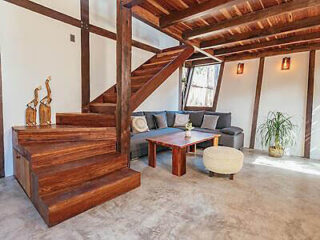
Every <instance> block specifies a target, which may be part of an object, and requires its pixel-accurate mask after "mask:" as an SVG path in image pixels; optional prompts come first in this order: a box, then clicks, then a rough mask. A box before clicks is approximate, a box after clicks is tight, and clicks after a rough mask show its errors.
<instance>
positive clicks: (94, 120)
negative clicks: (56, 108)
mask: <svg viewBox="0 0 320 240" xmlns="http://www.w3.org/2000/svg"><path fill="white" fill-rule="evenodd" d="M56 123H57V125H74V126H85V127H115V126H116V117H115V115H114V114H100V113H57V114H56Z"/></svg>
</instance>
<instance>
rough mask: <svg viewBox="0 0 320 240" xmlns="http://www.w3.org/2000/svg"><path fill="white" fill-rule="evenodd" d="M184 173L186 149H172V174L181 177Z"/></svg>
mask: <svg viewBox="0 0 320 240" xmlns="http://www.w3.org/2000/svg"><path fill="white" fill-rule="evenodd" d="M185 173H186V148H178V147H174V148H173V149H172V174H173V175H176V176H179V177H180V176H182V175H184V174H185Z"/></svg>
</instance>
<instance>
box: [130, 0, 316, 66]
mask: <svg viewBox="0 0 320 240" xmlns="http://www.w3.org/2000/svg"><path fill="white" fill-rule="evenodd" d="M125 2H126V3H127V6H129V7H132V10H133V13H134V16H135V17H137V18H139V19H140V20H142V21H144V22H146V23H147V24H149V25H151V26H154V27H156V28H157V29H159V30H161V31H163V32H165V33H166V34H168V35H170V36H172V37H174V38H176V39H178V40H179V41H181V42H184V43H185V44H190V45H193V46H194V47H195V49H196V51H198V53H195V55H194V56H192V59H190V62H191V63H193V64H196V63H198V64H207V63H211V62H212V63H214V62H216V61H217V60H218V61H219V60H220V61H233V60H240V59H249V58H256V57H264V56H272V55H277V54H282V53H287V52H299V51H308V50H313V49H320V0H126V1H125Z"/></svg>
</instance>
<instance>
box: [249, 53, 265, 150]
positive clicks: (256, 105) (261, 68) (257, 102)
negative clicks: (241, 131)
mask: <svg viewBox="0 0 320 240" xmlns="http://www.w3.org/2000/svg"><path fill="white" fill-rule="evenodd" d="M264 62H265V58H264V57H262V58H260V63H259V70H258V78H257V85H256V95H255V99H254V106H253V115H252V122H251V138H250V148H251V149H254V145H255V142H256V133H257V123H258V114H259V106H260V98H261V89H262V80H263V71H264Z"/></svg>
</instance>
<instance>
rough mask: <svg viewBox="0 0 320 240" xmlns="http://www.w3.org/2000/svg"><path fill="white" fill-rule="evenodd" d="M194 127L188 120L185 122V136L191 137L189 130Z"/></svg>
mask: <svg viewBox="0 0 320 240" xmlns="http://www.w3.org/2000/svg"><path fill="white" fill-rule="evenodd" d="M192 129H194V127H192V123H191V122H188V123H187V124H186V137H187V138H188V137H191V130H192Z"/></svg>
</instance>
